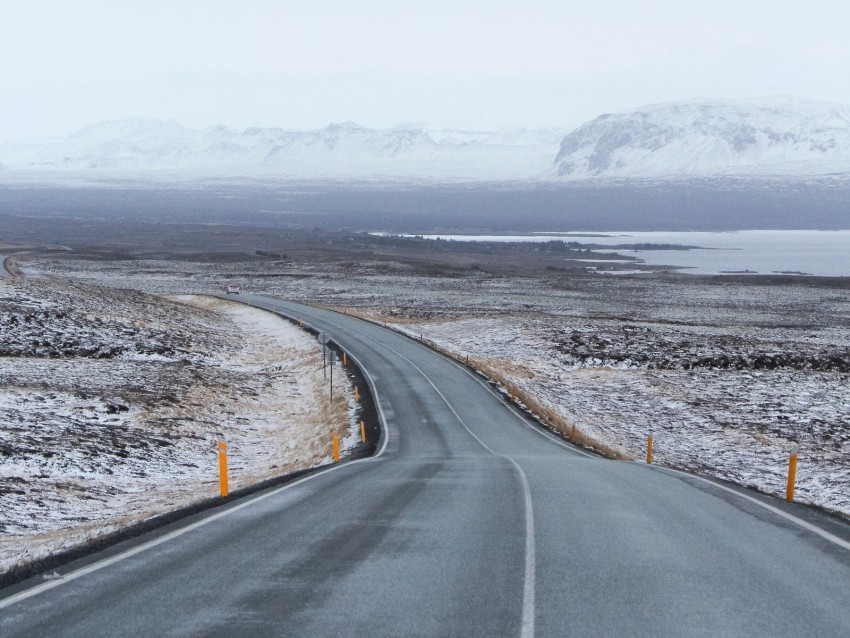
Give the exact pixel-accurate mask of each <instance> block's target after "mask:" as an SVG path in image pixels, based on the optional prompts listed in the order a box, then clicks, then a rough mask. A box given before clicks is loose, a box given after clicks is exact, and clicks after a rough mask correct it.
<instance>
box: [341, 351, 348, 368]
mask: <svg viewBox="0 0 850 638" xmlns="http://www.w3.org/2000/svg"><path fill="white" fill-rule="evenodd" d="M342 365H344V366H347V365H348V355H347V354H346V353H344V352H343V353H342Z"/></svg>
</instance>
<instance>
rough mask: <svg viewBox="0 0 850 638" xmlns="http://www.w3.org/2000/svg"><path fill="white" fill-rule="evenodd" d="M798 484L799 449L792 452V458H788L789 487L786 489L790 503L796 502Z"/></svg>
mask: <svg viewBox="0 0 850 638" xmlns="http://www.w3.org/2000/svg"><path fill="white" fill-rule="evenodd" d="M796 483H797V448H796V447H795V448H794V449H793V450H791V456H790V457H788V485H787V486H786V487H785V500H786V501H788V502H789V503H793V502H794V487H795V485H796Z"/></svg>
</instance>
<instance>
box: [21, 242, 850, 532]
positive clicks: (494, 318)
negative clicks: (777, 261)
mask: <svg viewBox="0 0 850 638" xmlns="http://www.w3.org/2000/svg"><path fill="white" fill-rule="evenodd" d="M22 267H23V269H24V271H25V272H31V273H37V272H69V273H71V274H73V276H74V277H75V278H79V279H86V280H91V281H97V282H101V283H109V282H110V281H112V282H122V284H123V282H126V281H127V280H126V276H127V273H132V274H133V283H134V285H136V286H138V287H140V288H142V289H145V290H151V291H157V292H168V291H173V290H180V289H183V290H186V289H190V290H193V291H196V292H204V291H209V290H215V289H216V288H217V287H219V286H220V285H221V282H226V281H228V280H231V279H235V278H237V277H238V281H239V282H240V283H242V284H243V285H245V286H247V288H248V289H249V290H251V291H253V292H258V293H265V294H271V295H279V296H281V297H284V298H287V299H292V300H298V301H305V302H309V303H319V304H323V305H327V306H333V307H337V308H347V309H348V311H349V312H353V311H357V312H361V313H363V314H365V315H368V316H369V317H371V318H374V319H379V320H384V319H385V320H388V321H389V323H390V325H391V326H396V327H398V328H399V329H402V330H404V331H406V332H407V333H409V334H411V335H414V336H416V337H419V336H420V335H421V336H423V337H424V338H425V339H428V340H431V341H433V342H434V343H436V344H438V345H441V346H442V347H443V348H445V349H446V350H448V351H451V352H454V353H456V354H457V355H458V356H460V357H465V356H466V355H467V354H468V355H470V358H471V361H472V362H473V363H474V364H475V365H477V366H479V367H480V368H481V369H483V370H487V371H488V372H492V373H493V376H494V378H495V377H496V376H498V377H499V378H500V379H501V380H503V381H504V382H505V383H509V384H510V385H511V386H512V387H513V388H514V389H516V390H517V391H518V392H517V395H519V394H520V393H522V395H523V396H524V397H528V398H530V399H533V400H534V402H536V403H537V404H538V406H539V407H540V408H541V409H546V410H548V411H549V412H551V413H552V414H554V415H556V416H560V418H561V420H562V421H563V422H564V423H566V424H576V426H577V427H578V428H579V430H580V432H581V433H582V434H584V435H585V436H587V437H589V438H590V439H593V440H595V441H597V442H599V443H601V444H603V445H606V446H608V447H610V448H612V449H613V450H615V451H617V450H619V451H620V452H621V453H623V454H624V455H626V456H631V457H634V458H640V457H641V456H642V455H643V453H644V446H645V441H646V438H645V437H646V436H647V435H648V434H649V433H650V432H653V433H654V434H655V442H656V443H655V452H656V454H655V458H656V462H658V463H662V464H667V465H671V466H676V467H684V468H689V469H693V470H696V471H699V472H702V473H705V474H709V475H713V476H719V477H722V478H726V479H729V480H733V481H735V482H738V483H741V484H743V485H751V486H755V487H758V488H759V489H762V490H764V491H767V492H770V493H773V494H781V493H782V491H783V489H784V480H785V472H786V467H787V456H788V453H789V452H790V450H791V449H792V448H793V447H794V446H796V445H798V446H799V447H800V465H799V471H798V500H802V501H805V502H809V503H817V504H820V505H823V506H825V507H828V508H831V509H835V510H837V511H841V512H843V513H844V514H847V515H850V461H849V460H848V459H850V295H848V294H847V290H848V289H847V286H846V283H842V281H840V280H818V279H810V280H805V281H804V280H793V279H791V278H784V279H782V278H748V277H717V278H709V277H686V276H669V275H652V276H634V277H633V276H624V277H609V276H605V275H590V274H583V275H582V274H576V273H563V274H560V273H557V272H551V273H550V274H547V275H545V276H539V277H532V276H510V275H508V274H492V273H488V272H486V271H484V270H483V269H481V268H475V269H466V270H464V269H462V268H459V267H457V266H454V267H448V266H444V267H443V268H440V267H438V266H436V265H434V264H430V263H428V264H425V265H417V264H415V263H402V262H400V261H386V260H379V259H377V258H376V257H374V256H373V257H371V258H370V257H369V256H366V255H364V256H361V257H360V258H359V259H353V258H350V259H344V260H343V261H341V262H340V263H333V262H323V261H321V260H315V259H314V260H301V259H294V258H293V259H289V260H288V261H286V262H278V261H274V260H269V261H268V262H265V263H258V262H256V261H242V262H233V263H226V264H225V263H216V264H199V263H196V262H189V261H179V260H171V261H169V260H164V259H150V260H145V259H135V260H133V259H127V260H122V259H121V258H116V259H114V260H111V261H107V262H104V261H101V260H97V261H90V260H86V259H74V257H73V255H59V256H52V257H43V258H39V259H35V258H30V259H28V260H26V261H24V262H22Z"/></svg>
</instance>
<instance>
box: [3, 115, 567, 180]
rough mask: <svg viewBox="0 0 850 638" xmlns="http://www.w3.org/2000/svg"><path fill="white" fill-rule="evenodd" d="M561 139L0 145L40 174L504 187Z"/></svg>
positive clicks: (423, 136) (408, 130)
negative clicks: (103, 172)
mask: <svg viewBox="0 0 850 638" xmlns="http://www.w3.org/2000/svg"><path fill="white" fill-rule="evenodd" d="M564 133H565V131H564V130H555V129H551V130H550V129H545V130H518V131H499V132H481V131H459V130H448V131H435V132H433V133H431V132H429V131H427V130H426V129H425V128H423V127H421V126H403V127H398V128H394V129H386V130H376V129H368V128H365V127H362V126H359V125H358V124H355V123H353V122H346V123H343V124H331V125H330V126H328V127H326V128H323V129H318V130H313V131H292V130H285V129H279V128H249V129H246V130H244V131H242V132H239V131H235V130H232V129H229V128H226V127H213V128H208V129H205V130H194V129H190V128H186V127H184V126H181V125H180V124H178V123H176V122H174V121H170V122H163V121H160V120H150V119H131V120H121V121H113V122H103V123H100V124H93V125H90V126H87V127H85V128H83V129H82V130H80V131H79V132H77V133H75V134H73V135H71V136H69V137H66V138H62V139H53V140H43V141H29V142H19V143H5V144H0V156H2V157H3V158H4V161H6V162H7V163H8V164H9V165H10V166H11V167H14V168H30V169H40V170H56V169H74V170H88V169H109V170H146V169H165V170H186V171H217V172H230V173H240V174H253V173H266V174H268V173H271V174H275V175H293V176H302V177H303V176H310V177H314V176H315V177H326V176H331V177H371V176H381V175H387V176H413V177H442V178H473V179H475V178H478V179H505V178H519V177H528V176H533V175H537V174H539V173H541V172H544V171H546V170H547V169H548V168H549V167H550V166H551V163H552V157H553V156H554V154H555V152H556V151H557V148H558V143H559V141H560V139H561V138H562V137H563V135H564Z"/></svg>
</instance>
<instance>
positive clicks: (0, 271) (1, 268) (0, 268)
mask: <svg viewBox="0 0 850 638" xmlns="http://www.w3.org/2000/svg"><path fill="white" fill-rule="evenodd" d="M6 259H8V255H3V254H0V277H8V276H9V275H10V274H11V273H10V272H9V271H8V270H6Z"/></svg>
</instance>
